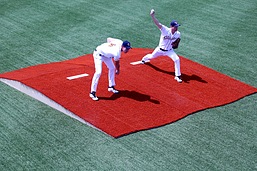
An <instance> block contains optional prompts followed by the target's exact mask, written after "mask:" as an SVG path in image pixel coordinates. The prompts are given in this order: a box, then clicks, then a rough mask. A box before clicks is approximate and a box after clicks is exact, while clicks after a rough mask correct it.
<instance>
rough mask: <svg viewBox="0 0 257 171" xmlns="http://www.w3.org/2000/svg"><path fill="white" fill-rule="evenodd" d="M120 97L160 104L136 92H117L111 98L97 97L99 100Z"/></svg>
mask: <svg viewBox="0 0 257 171" xmlns="http://www.w3.org/2000/svg"><path fill="white" fill-rule="evenodd" d="M120 97H126V98H130V99H134V100H136V101H140V102H144V101H149V102H151V103H154V104H160V102H159V101H158V100H154V99H151V97H150V96H149V95H146V94H142V93H139V92H136V91H129V90H119V93H118V94H113V95H112V96H111V97H98V98H99V99H100V100H116V99H118V98H120Z"/></svg>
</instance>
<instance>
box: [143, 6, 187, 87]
mask: <svg viewBox="0 0 257 171" xmlns="http://www.w3.org/2000/svg"><path fill="white" fill-rule="evenodd" d="M150 15H151V17H152V20H153V21H154V23H155V25H156V26H157V27H158V28H159V29H160V31H161V36H160V41H159V46H158V47H156V48H155V50H154V51H153V52H152V53H151V54H147V55H146V56H144V57H143V58H142V63H145V62H147V61H149V60H151V59H153V58H156V57H158V56H168V57H170V58H171V59H172V60H173V61H174V65H175V78H174V79H175V80H176V81H177V82H179V83H181V82H182V79H181V72H180V59H179V57H178V55H177V54H176V53H175V52H174V49H176V48H178V45H179V42H180V32H179V31H178V27H179V26H180V24H178V23H177V21H175V20H173V21H172V22H171V23H170V28H168V27H167V26H164V25H162V24H161V23H160V22H159V21H158V20H157V19H156V17H155V11H154V9H152V10H151V12H150Z"/></svg>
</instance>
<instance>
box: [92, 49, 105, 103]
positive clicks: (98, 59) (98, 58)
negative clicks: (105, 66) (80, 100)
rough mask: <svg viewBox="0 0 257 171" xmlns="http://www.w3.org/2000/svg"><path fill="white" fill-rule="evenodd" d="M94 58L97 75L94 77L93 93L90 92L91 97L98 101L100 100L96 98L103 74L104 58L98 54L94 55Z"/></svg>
mask: <svg viewBox="0 0 257 171" xmlns="http://www.w3.org/2000/svg"><path fill="white" fill-rule="evenodd" d="M93 56H94V63H95V73H94V76H93V78H92V83H91V92H90V95H89V96H90V97H91V98H92V99H93V100H98V98H97V97H96V95H95V93H96V90H97V85H98V82H99V78H100V76H101V74H102V57H101V56H99V55H98V54H95V53H94V54H93Z"/></svg>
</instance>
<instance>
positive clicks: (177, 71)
mask: <svg viewBox="0 0 257 171" xmlns="http://www.w3.org/2000/svg"><path fill="white" fill-rule="evenodd" d="M167 55H168V56H169V57H170V58H171V59H172V60H173V61H174V68H175V78H174V79H175V80H176V81H177V82H179V83H181V82H182V79H181V71H180V58H179V56H178V55H177V54H176V53H175V52H174V51H173V50H171V51H169V52H167Z"/></svg>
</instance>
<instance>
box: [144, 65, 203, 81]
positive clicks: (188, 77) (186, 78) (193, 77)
mask: <svg viewBox="0 0 257 171" xmlns="http://www.w3.org/2000/svg"><path fill="white" fill-rule="evenodd" d="M145 65H148V66H150V67H151V68H153V69H154V70H156V71H159V72H162V73H165V74H169V75H173V76H174V75H175V73H174V72H171V71H165V70H163V69H161V68H159V67H157V66H154V65H153V64H151V63H146V64H145ZM182 80H183V82H185V83H189V82H190V81H192V80H195V81H199V82H202V83H208V82H207V81H205V80H203V79H202V78H201V77H199V76H197V75H195V74H193V75H187V74H182Z"/></svg>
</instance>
